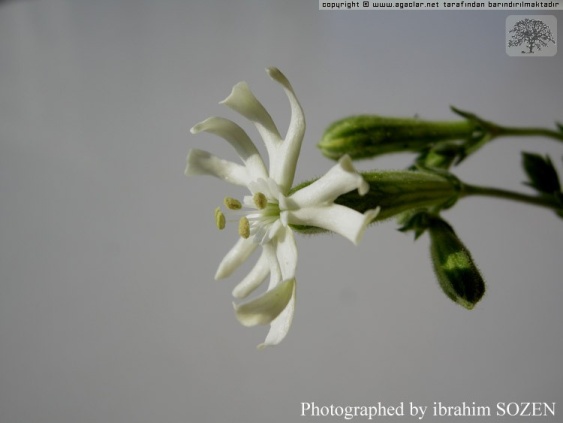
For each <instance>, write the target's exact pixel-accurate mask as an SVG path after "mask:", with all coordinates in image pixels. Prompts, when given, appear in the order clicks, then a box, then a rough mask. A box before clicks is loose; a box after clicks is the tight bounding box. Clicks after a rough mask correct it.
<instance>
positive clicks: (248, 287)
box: [233, 253, 270, 298]
mask: <svg viewBox="0 0 563 423" xmlns="http://www.w3.org/2000/svg"><path fill="white" fill-rule="evenodd" d="M268 273H270V263H269V260H268V256H267V255H266V254H264V253H262V254H261V255H260V258H259V259H258V261H257V262H256V264H255V265H254V267H253V268H252V270H251V271H250V272H249V273H248V275H246V277H245V278H244V279H243V280H242V281H241V282H240V283H239V284H238V285H237V286H235V289H233V296H234V297H235V298H245V297H247V296H248V295H249V294H250V293H252V292H253V291H254V290H255V289H256V288H258V287H259V286H260V285H261V284H262V282H264V280H265V279H266V277H267V276H268Z"/></svg>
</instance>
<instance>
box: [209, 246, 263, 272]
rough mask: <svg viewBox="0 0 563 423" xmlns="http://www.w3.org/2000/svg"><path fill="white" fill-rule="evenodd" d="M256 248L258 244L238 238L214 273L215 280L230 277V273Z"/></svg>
mask: <svg viewBox="0 0 563 423" xmlns="http://www.w3.org/2000/svg"><path fill="white" fill-rule="evenodd" d="M257 246H258V244H256V243H254V242H252V240H250V239H244V238H239V240H238V241H237V242H236V244H235V245H234V246H233V248H231V250H230V251H229V252H228V253H227V255H226V256H225V257H224V258H223V260H222V261H221V263H220V264H219V268H218V269H217V273H215V279H216V280H218V279H224V278H226V277H227V276H230V275H231V273H233V272H234V271H235V270H236V269H237V268H238V267H239V266H240V265H241V264H242V263H244V262H245V261H246V260H247V259H248V257H249V256H250V254H252V253H253V252H254V250H256V247H257Z"/></svg>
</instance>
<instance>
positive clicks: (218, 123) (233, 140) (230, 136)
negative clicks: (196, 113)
mask: <svg viewBox="0 0 563 423" xmlns="http://www.w3.org/2000/svg"><path fill="white" fill-rule="evenodd" d="M191 132H192V134H197V133H199V132H209V133H211V134H215V135H217V136H219V137H221V138H224V139H225V140H226V141H227V142H228V143H229V144H231V145H232V146H233V148H234V149H235V150H236V152H237V154H238V155H239V157H240V158H241V159H242V161H243V162H244V164H245V165H246V167H247V168H248V170H249V172H250V174H251V175H252V177H253V179H256V178H267V177H268V170H267V169H266V166H265V165H264V161H263V160H262V157H261V156H260V153H259V152H258V150H257V149H256V146H255V145H254V143H253V142H252V141H251V139H250V138H249V136H248V135H247V133H246V132H245V131H244V129H242V128H241V127H240V126H238V125H237V124H236V123H234V122H233V121H231V120H229V119H225V118H222V117H210V118H208V119H206V120H204V121H203V122H200V123H198V124H196V125H195V126H194V127H193V128H192V129H191Z"/></svg>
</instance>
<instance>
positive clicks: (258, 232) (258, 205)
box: [215, 192, 282, 244]
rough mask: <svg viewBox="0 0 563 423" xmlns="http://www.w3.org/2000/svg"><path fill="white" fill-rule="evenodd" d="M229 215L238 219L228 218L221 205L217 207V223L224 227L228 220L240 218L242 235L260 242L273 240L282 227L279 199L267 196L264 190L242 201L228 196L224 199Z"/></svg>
mask: <svg viewBox="0 0 563 423" xmlns="http://www.w3.org/2000/svg"><path fill="white" fill-rule="evenodd" d="M223 204H224V206H225V207H226V208H227V211H226V212H225V213H226V214H227V215H233V216H238V219H226V217H225V215H224V214H223V212H222V211H221V208H220V207H217V208H216V209H215V224H216V226H217V228H219V229H224V228H225V226H226V221H227V220H229V221H233V220H238V233H239V235H240V236H241V237H243V238H245V239H247V238H251V237H252V240H253V241H254V242H256V243H258V244H263V243H265V242H268V241H269V240H271V239H272V238H273V237H274V236H275V235H276V233H277V231H278V229H279V228H280V227H281V225H282V223H281V221H280V207H279V203H278V201H277V200H275V199H273V198H268V197H266V195H265V194H263V193H262V192H257V193H255V194H254V195H253V196H246V197H244V200H243V201H242V202H241V201H239V200H237V199H236V198H232V197H226V198H225V199H224V201H223Z"/></svg>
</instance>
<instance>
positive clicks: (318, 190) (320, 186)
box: [288, 156, 369, 208]
mask: <svg viewBox="0 0 563 423" xmlns="http://www.w3.org/2000/svg"><path fill="white" fill-rule="evenodd" d="M354 189H357V190H358V191H359V193H360V195H364V194H366V193H367V192H368V190H369V184H368V183H367V182H366V181H364V178H362V176H361V175H360V174H359V173H358V172H357V171H356V169H355V168H354V165H353V164H352V160H351V159H350V157H349V156H343V157H342V158H341V159H340V160H339V161H338V163H337V164H336V165H334V166H333V167H332V168H330V170H329V171H328V172H327V173H325V174H324V175H323V176H321V177H320V178H319V179H317V180H316V181H315V182H313V183H312V184H311V185H308V186H306V187H305V188H303V189H300V190H299V191H297V192H295V193H293V194H292V195H291V196H290V197H289V198H288V207H290V208H298V207H309V206H314V205H318V204H322V203H327V202H328V203H332V202H333V201H334V200H336V198H338V197H339V196H340V195H342V194H346V193H347V192H350V191H352V190H354Z"/></svg>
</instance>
